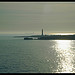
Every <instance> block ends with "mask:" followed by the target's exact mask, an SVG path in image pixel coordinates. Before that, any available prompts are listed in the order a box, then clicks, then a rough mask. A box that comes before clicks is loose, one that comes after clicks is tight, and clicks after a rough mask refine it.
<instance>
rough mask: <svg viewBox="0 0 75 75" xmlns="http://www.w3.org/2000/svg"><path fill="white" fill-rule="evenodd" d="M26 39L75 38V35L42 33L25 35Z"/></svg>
mask: <svg viewBox="0 0 75 75" xmlns="http://www.w3.org/2000/svg"><path fill="white" fill-rule="evenodd" d="M24 40H75V35H44V34H43V29H42V34H41V35H32V36H24Z"/></svg>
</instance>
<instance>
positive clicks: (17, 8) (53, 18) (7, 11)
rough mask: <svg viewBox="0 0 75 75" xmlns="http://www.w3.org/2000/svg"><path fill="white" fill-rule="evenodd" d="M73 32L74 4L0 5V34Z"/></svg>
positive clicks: (74, 23)
mask: <svg viewBox="0 0 75 75" xmlns="http://www.w3.org/2000/svg"><path fill="white" fill-rule="evenodd" d="M42 28H43V29H44V32H49V33H52V32H53V33H54V32H75V3H74V2H73V3H66V2H65V3H63V2H61V3H57V2H56V3H54V2H53V3H51V2H43V3H40V2H34V3H32V2H31V3H26V2H21V3H20V2H19V3H16V2H14V3H12V2H11V3H0V33H26V32H29V33H30V32H31V33H32V32H34V33H36V32H41V29H42Z"/></svg>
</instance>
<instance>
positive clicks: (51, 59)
mask: <svg viewBox="0 0 75 75" xmlns="http://www.w3.org/2000/svg"><path fill="white" fill-rule="evenodd" d="M0 73H75V40H24V38H14V37H13V36H11V35H9V36H7V35H0Z"/></svg>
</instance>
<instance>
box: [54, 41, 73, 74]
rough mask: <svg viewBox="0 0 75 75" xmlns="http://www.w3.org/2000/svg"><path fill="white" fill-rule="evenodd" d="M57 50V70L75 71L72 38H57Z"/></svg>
mask: <svg viewBox="0 0 75 75" xmlns="http://www.w3.org/2000/svg"><path fill="white" fill-rule="evenodd" d="M55 42H56V46H55V50H56V52H57V58H58V59H57V62H58V67H57V70H56V72H57V73H59V72H61V73H73V72H74V70H73V69H74V66H73V65H74V64H73V62H74V60H73V58H74V55H73V51H72V50H71V42H72V41H71V40H55Z"/></svg>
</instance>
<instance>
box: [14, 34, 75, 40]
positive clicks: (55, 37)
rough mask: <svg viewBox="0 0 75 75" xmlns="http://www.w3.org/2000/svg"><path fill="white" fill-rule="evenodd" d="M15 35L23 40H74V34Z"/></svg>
mask: <svg viewBox="0 0 75 75" xmlns="http://www.w3.org/2000/svg"><path fill="white" fill-rule="evenodd" d="M15 37H16V38H20V37H23V38H24V40H75V35H32V36H15Z"/></svg>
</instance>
